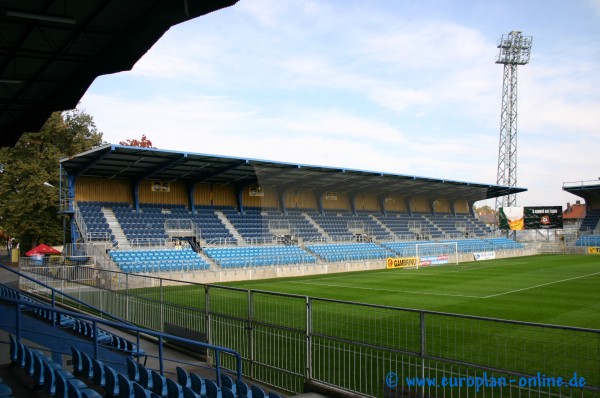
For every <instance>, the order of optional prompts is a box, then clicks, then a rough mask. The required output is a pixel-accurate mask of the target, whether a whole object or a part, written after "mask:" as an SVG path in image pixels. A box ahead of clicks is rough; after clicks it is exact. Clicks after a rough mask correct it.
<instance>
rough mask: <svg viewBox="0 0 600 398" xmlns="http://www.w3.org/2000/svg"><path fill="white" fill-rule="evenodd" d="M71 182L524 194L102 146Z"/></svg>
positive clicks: (66, 164)
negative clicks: (79, 179)
mask: <svg viewBox="0 0 600 398" xmlns="http://www.w3.org/2000/svg"><path fill="white" fill-rule="evenodd" d="M61 166H62V168H63V169H64V170H65V171H66V172H67V173H68V174H69V175H71V176H90V177H103V178H128V179H132V180H144V179H152V180H162V181H185V182H189V183H210V184H219V185H231V186H234V187H237V188H243V187H246V186H260V187H262V188H271V189H276V190H280V191H283V190H286V189H291V188H294V189H301V190H315V191H322V192H326V191H337V192H351V193H370V194H393V193H398V194H402V195H410V196H420V197H427V198H431V199H437V198H444V199H449V200H452V199H466V200H470V201H478V200H484V199H490V198H495V197H498V196H503V195H508V194H511V193H518V192H523V191H526V189H524V188H517V187H503V186H498V185H488V184H478V183H471V182H460V181H450V180H442V179H435V178H426V177H416V176H407V175H400V174H391V173H382V172H373V171H361V170H351V169H342V168H334V167H322V166H310V165H300V164H291V163H279V162H273V161H268V160H255V159H243V158H234V157H225V156H217V155H204V154H196V153H187V152H174V151H166V150H160V149H148V148H137V147H129V146H120V145H105V146H102V147H99V148H96V149H93V150H91V151H88V152H84V153H81V154H79V155H77V156H74V157H72V158H68V159H63V160H61Z"/></svg>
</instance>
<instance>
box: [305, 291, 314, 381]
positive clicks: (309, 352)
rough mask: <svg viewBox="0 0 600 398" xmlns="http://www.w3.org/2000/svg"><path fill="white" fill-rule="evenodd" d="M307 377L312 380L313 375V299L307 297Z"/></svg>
mask: <svg viewBox="0 0 600 398" xmlns="http://www.w3.org/2000/svg"><path fill="white" fill-rule="evenodd" d="M305 373H306V374H305V377H306V379H307V380H311V379H312V376H313V373H312V299H311V298H310V297H308V296H306V372H305Z"/></svg>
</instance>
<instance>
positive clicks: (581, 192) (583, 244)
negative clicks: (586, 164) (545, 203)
mask: <svg viewBox="0 0 600 398" xmlns="http://www.w3.org/2000/svg"><path fill="white" fill-rule="evenodd" d="M563 190H565V191H567V192H569V193H572V194H573V195H577V196H579V197H580V198H583V199H584V201H585V209H584V212H583V213H584V215H585V216H584V217H583V219H582V220H581V224H580V225H579V229H578V233H577V234H576V235H575V239H576V240H575V243H574V244H575V246H577V247H579V248H584V249H585V248H588V247H599V246H600V180H587V181H578V182H565V183H563ZM569 243H572V242H569Z"/></svg>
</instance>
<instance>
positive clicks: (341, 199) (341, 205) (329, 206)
mask: <svg viewBox="0 0 600 398" xmlns="http://www.w3.org/2000/svg"><path fill="white" fill-rule="evenodd" d="M336 194H337V200H327V199H326V197H327V192H324V193H323V209H325V210H343V211H350V204H349V202H348V194H347V193H346V192H336Z"/></svg>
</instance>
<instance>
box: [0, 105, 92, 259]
mask: <svg viewBox="0 0 600 398" xmlns="http://www.w3.org/2000/svg"><path fill="white" fill-rule="evenodd" d="M101 144H102V133H100V132H98V130H97V128H96V125H95V124H94V121H93V118H92V116H90V115H88V114H86V113H84V112H82V111H79V110H71V111H68V112H63V113H59V112H55V113H53V114H52V115H51V116H50V117H49V118H48V120H47V121H46V123H45V124H44V126H43V127H42V129H41V130H40V131H39V132H37V133H25V134H23V135H22V136H21V138H20V139H19V141H18V142H17V144H16V145H15V146H14V147H12V148H9V147H6V148H1V149H0V226H1V228H2V230H4V231H5V233H6V234H8V235H9V236H11V237H13V238H15V239H17V241H19V242H21V248H22V249H28V248H29V247H32V246H35V245H36V244H37V243H39V242H44V243H46V244H58V243H62V221H61V218H60V217H59V215H58V214H57V212H58V210H59V198H60V195H59V191H58V188H53V187H49V186H46V185H44V182H47V183H49V184H51V185H52V186H54V187H59V185H60V175H59V173H60V171H59V161H60V159H61V158H65V157H68V156H73V155H76V154H77V153H80V152H83V151H87V150H89V149H91V148H93V147H96V146H99V145H101Z"/></svg>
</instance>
